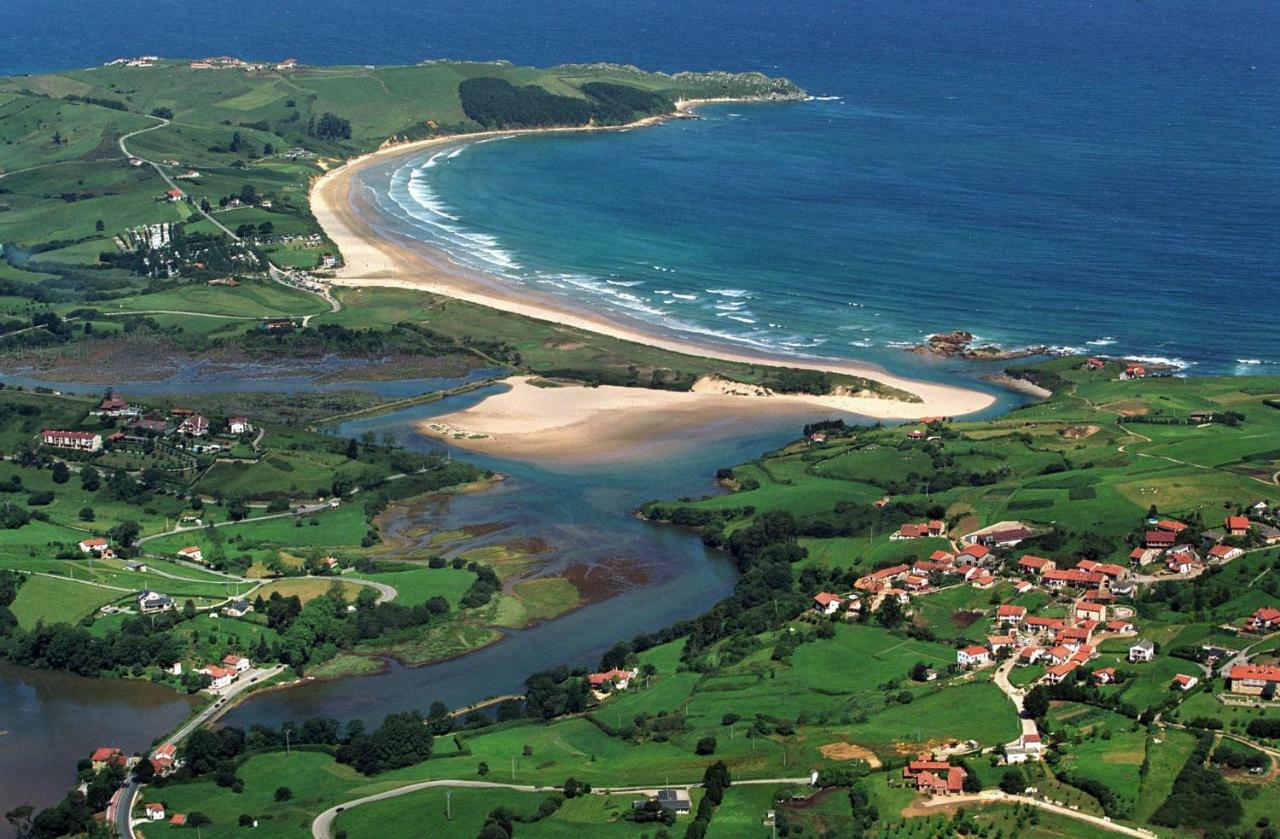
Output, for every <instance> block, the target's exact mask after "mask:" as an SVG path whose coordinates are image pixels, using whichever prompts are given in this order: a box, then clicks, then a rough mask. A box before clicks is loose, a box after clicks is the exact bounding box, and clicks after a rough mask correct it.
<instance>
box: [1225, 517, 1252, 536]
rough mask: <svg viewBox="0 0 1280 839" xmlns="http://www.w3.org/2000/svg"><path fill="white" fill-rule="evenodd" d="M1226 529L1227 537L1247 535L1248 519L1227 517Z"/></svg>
mask: <svg viewBox="0 0 1280 839" xmlns="http://www.w3.org/2000/svg"><path fill="white" fill-rule="evenodd" d="M1226 527H1227V535H1228V536H1248V535H1249V519H1247V518H1246V517H1244V516H1227V520H1226Z"/></svg>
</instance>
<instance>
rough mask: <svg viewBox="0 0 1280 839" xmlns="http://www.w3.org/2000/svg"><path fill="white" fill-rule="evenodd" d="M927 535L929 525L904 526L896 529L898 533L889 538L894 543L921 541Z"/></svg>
mask: <svg viewBox="0 0 1280 839" xmlns="http://www.w3.org/2000/svg"><path fill="white" fill-rule="evenodd" d="M928 535H929V525H927V524H904V525H902V526H901V527H899V528H898V532H897V533H894V534H893V535H892V536H890V537H889V538H890V539H892V540H894V541H899V540H902V539H921V538H924V537H925V536H928Z"/></svg>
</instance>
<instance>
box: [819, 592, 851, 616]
mask: <svg viewBox="0 0 1280 839" xmlns="http://www.w3.org/2000/svg"><path fill="white" fill-rule="evenodd" d="M843 602H844V599H843V598H842V597H840V595H838V594H832V593H831V592H829V591H820V592H818V593H817V594H815V595H814V597H813V609H814V611H815V612H817V613H818V614H820V615H834V614H835V613H836V612H837V611H839V609H840V604H842V603H843Z"/></svg>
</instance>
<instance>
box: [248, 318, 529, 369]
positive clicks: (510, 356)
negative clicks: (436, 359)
mask: <svg viewBox="0 0 1280 839" xmlns="http://www.w3.org/2000/svg"><path fill="white" fill-rule="evenodd" d="M239 342H240V344H241V346H242V347H243V348H244V349H248V350H255V349H256V350H262V351H265V352H270V353H272V354H273V355H275V354H279V353H280V352H282V351H284V352H289V353H292V354H294V355H318V354H325V353H334V354H337V355H342V356H347V357H353V358H382V357H384V356H388V355H393V354H402V355H422V356H442V355H450V354H457V353H467V352H469V351H470V349H469V348H474V349H475V350H477V351H479V352H481V353H483V354H484V355H487V356H490V357H492V358H497V359H500V360H503V361H507V362H509V363H513V364H514V363H516V355H517V353H516V350H515V349H514V348H513V347H510V346H508V345H507V344H505V343H503V342H501V341H496V340H472V339H465V340H463V341H459V340H457V339H455V338H453V337H451V336H448V335H444V334H441V333H439V332H435V331H434V330H432V329H430V328H428V327H426V326H422V325H420V324H416V323H408V322H402V323H397V324H395V325H394V326H389V327H387V328H386V329H348V328H347V327H345V326H342V325H340V324H336V323H325V324H321V325H319V326H315V327H312V328H310V329H295V330H290V331H287V332H264V331H263V330H260V329H251V330H249V331H248V332H246V333H245V334H244V335H243V336H241V338H240V339H239Z"/></svg>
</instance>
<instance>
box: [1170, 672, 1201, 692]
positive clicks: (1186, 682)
mask: <svg viewBox="0 0 1280 839" xmlns="http://www.w3.org/2000/svg"><path fill="white" fill-rule="evenodd" d="M1173 684H1174V686H1175V687H1177V688H1178V689H1179V690H1191V689H1192V688H1193V687H1195V686H1196V685H1198V684H1200V680H1199V679H1198V678H1196V677H1195V676H1187V675H1185V674H1183V673H1179V674H1178V675H1176V676H1174V677H1173Z"/></svg>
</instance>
